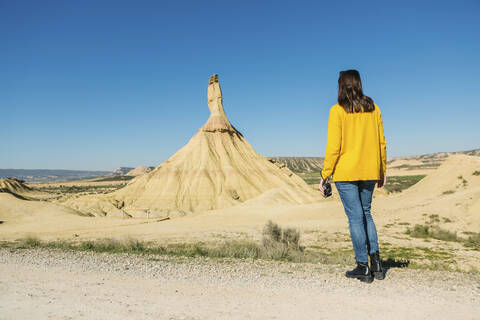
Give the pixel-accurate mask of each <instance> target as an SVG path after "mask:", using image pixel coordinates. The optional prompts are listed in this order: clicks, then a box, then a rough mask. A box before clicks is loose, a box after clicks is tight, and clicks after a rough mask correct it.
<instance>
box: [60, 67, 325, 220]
mask: <svg viewBox="0 0 480 320" xmlns="http://www.w3.org/2000/svg"><path fill="white" fill-rule="evenodd" d="M207 103H208V107H209V109H210V117H209V118H208V120H207V122H206V123H205V124H204V125H203V126H202V127H201V128H200V129H199V130H198V132H197V133H196V134H195V135H194V136H193V137H192V138H191V139H190V141H189V142H188V143H187V144H186V145H185V146H184V147H182V148H181V149H180V150H179V151H178V152H177V153H175V154H174V155H173V156H172V157H171V158H170V159H168V160H167V161H165V162H164V163H163V164H161V165H160V166H158V167H157V168H155V169H154V170H153V171H151V172H149V173H147V174H143V175H140V176H138V177H137V178H135V179H133V180H132V181H131V182H130V183H128V184H127V186H125V187H124V188H122V189H120V190H118V191H116V192H114V193H111V194H108V195H105V196H87V197H84V198H78V199H73V200H72V201H71V203H70V205H71V206H72V207H74V208H75V209H78V210H81V211H84V212H85V211H89V213H94V214H104V215H112V214H121V213H122V212H127V211H128V210H138V209H144V210H145V211H147V210H148V212H149V213H151V214H155V215H158V216H165V215H166V216H170V215H176V214H185V213H189V212H195V211H205V210H212V209H222V208H227V207H231V206H235V205H239V204H242V203H244V202H246V201H249V200H251V199H254V198H256V197H259V196H261V195H264V198H268V201H271V202H274V203H277V204H278V203H284V204H303V203H311V202H314V201H316V200H318V192H316V191H315V190H313V189H312V188H311V187H309V186H308V185H307V184H306V183H305V182H304V181H303V179H301V178H300V177H298V176H297V175H295V174H294V173H293V172H292V171H290V169H288V168H287V167H286V166H285V165H284V164H280V163H276V162H275V161H269V160H268V159H266V158H264V157H263V156H261V155H259V154H258V153H257V152H255V150H254V149H253V148H252V146H251V145H250V144H249V143H248V142H247V141H246V140H245V139H244V137H243V136H242V134H241V133H240V132H239V131H238V130H236V129H235V127H234V126H232V125H231V123H230V121H229V120H228V118H227V116H226V114H225V110H224V107H223V96H222V91H221V88H220V83H219V81H218V75H216V74H215V75H213V76H212V77H210V79H209V84H208V89H207ZM129 171H130V170H129ZM125 173H128V171H126V172H125ZM267 192H268V193H267ZM262 199H263V198H262ZM95 203H96V205H95ZM249 203H251V202H249ZM67 205H68V204H67ZM94 211H97V212H94Z"/></svg>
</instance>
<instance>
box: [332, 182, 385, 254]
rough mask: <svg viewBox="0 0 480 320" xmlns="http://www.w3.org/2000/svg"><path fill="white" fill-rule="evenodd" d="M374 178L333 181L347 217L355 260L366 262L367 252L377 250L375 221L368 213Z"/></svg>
mask: <svg viewBox="0 0 480 320" xmlns="http://www.w3.org/2000/svg"><path fill="white" fill-rule="evenodd" d="M376 182H377V181H376V180H365V181H338V182H335V186H336V187H337V190H338V194H339V195H340V198H341V199H342V203H343V208H344V209H345V213H346V214H347V217H348V225H349V228H350V237H351V238H352V243H353V250H354V251H355V260H357V261H358V262H368V253H370V254H372V253H375V252H377V251H378V238H377V229H376V228H375V222H373V218H372V215H371V214H370V207H371V203H372V195H373V189H374V188H375V183H376Z"/></svg>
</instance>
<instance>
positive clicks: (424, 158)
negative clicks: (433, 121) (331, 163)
mask: <svg viewBox="0 0 480 320" xmlns="http://www.w3.org/2000/svg"><path fill="white" fill-rule="evenodd" d="M451 154H466V155H469V156H478V157H480V149H474V150H467V151H457V152H437V153H429V154H423V155H418V156H409V157H396V158H391V159H388V162H387V165H388V166H390V165H392V164H393V165H395V163H398V162H399V160H417V161H418V164H417V165H416V166H412V165H411V164H408V165H405V166H409V167H412V168H413V167H418V168H437V167H439V166H440V165H441V164H442V163H443V161H445V159H446V158H447V157H448V156H449V155H451ZM270 159H274V160H275V162H278V163H283V164H285V165H286V166H287V167H288V168H289V169H290V170H292V171H293V172H295V173H312V172H320V170H321V169H322V167H323V159H324V158H321V157H270Z"/></svg>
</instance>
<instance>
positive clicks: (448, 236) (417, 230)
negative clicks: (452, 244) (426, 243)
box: [406, 224, 458, 241]
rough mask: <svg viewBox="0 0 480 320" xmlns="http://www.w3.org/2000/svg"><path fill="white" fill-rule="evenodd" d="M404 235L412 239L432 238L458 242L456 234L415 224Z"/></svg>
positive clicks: (435, 227)
mask: <svg viewBox="0 0 480 320" xmlns="http://www.w3.org/2000/svg"><path fill="white" fill-rule="evenodd" d="M406 234H408V235H410V236H412V237H414V238H433V239H437V240H443V241H458V237H457V233H456V232H450V231H448V230H445V229H442V228H440V227H439V226H432V225H421V224H416V225H415V227H413V229H410V228H408V229H407V232H406Z"/></svg>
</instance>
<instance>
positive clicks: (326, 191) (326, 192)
mask: <svg viewBox="0 0 480 320" xmlns="http://www.w3.org/2000/svg"><path fill="white" fill-rule="evenodd" d="M331 195H332V185H331V184H330V182H327V183H325V185H324V186H323V197H324V198H328V197H330V196H331Z"/></svg>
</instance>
